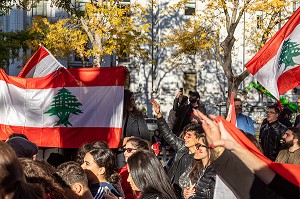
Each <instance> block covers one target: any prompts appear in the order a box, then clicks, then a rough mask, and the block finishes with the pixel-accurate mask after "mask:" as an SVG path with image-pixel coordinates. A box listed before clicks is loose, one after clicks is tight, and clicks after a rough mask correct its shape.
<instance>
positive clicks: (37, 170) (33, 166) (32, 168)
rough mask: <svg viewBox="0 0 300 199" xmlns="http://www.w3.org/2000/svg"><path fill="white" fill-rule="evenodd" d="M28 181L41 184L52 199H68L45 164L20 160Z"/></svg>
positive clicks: (25, 159)
mask: <svg viewBox="0 0 300 199" xmlns="http://www.w3.org/2000/svg"><path fill="white" fill-rule="evenodd" d="M19 160H20V162H21V165H22V167H23V170H24V173H25V176H26V179H27V181H28V182H30V183H38V184H41V185H42V186H43V187H44V189H45V192H46V194H47V195H49V196H50V197H51V198H62V199H67V197H66V195H65V191H64V190H63V189H62V187H61V186H60V185H59V184H58V183H57V182H56V181H55V178H54V177H53V176H52V174H51V175H49V173H48V168H44V166H43V164H41V163H40V162H36V161H34V160H31V159H28V158H20V159H19Z"/></svg>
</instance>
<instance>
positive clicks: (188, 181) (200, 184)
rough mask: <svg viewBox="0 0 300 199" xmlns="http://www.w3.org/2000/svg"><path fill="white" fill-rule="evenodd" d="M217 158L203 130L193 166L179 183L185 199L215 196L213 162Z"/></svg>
mask: <svg viewBox="0 0 300 199" xmlns="http://www.w3.org/2000/svg"><path fill="white" fill-rule="evenodd" d="M215 159H216V155H215V152H214V150H213V149H210V148H209V144H208V141H207V139H206V136H205V134H204V132H203V133H202V134H201V135H200V137H199V138H198V143H197V144H196V151H195V153H194V160H193V162H192V164H191V166H190V167H189V168H188V169H187V171H186V172H184V173H183V174H182V176H181V177H180V179H179V183H180V185H181V186H182V188H183V190H184V191H183V195H184V198H185V199H188V198H189V199H192V198H207V199H209V198H213V193H214V189H215V182H216V172H215V171H214V170H213V168H212V167H211V163H212V162H213V161H214V160H215Z"/></svg>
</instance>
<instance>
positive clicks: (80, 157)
mask: <svg viewBox="0 0 300 199" xmlns="http://www.w3.org/2000/svg"><path fill="white" fill-rule="evenodd" d="M93 148H106V149H108V148H109V147H108V144H107V143H106V142H104V141H96V142H92V143H86V144H84V145H82V146H81V147H80V148H79V149H78V152H77V157H76V162H77V163H79V164H80V165H82V164H83V159H84V156H85V154H86V153H87V152H89V151H91V150H92V149H93Z"/></svg>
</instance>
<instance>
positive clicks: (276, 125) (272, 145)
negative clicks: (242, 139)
mask: <svg viewBox="0 0 300 199" xmlns="http://www.w3.org/2000/svg"><path fill="white" fill-rule="evenodd" d="M279 114H280V110H279V108H278V107H277V106H274V105H273V106H269V108H268V111H267V123H266V124H264V125H262V127H261V128H260V134H259V141H260V145H261V148H262V150H263V153H264V155H265V156H266V157H268V158H269V159H270V160H272V161H275V160H276V157H277V155H278V153H279V151H280V150H281V149H282V145H281V143H280V140H281V139H282V136H283V135H284V133H285V132H286V131H287V130H288V128H287V127H286V126H284V125H283V124H281V123H280V122H279V121H278V117H279Z"/></svg>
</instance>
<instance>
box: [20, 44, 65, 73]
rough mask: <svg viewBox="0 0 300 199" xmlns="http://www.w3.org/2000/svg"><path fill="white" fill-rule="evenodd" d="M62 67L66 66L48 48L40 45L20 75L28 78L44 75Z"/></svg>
mask: <svg viewBox="0 0 300 199" xmlns="http://www.w3.org/2000/svg"><path fill="white" fill-rule="evenodd" d="M61 67H63V68H64V66H63V65H61V63H59V61H57V59H56V58H55V57H54V56H53V55H52V54H51V53H50V52H49V51H48V49H46V48H45V47H44V46H42V45H40V47H39V49H38V50H37V51H36V52H35V53H34V55H33V56H32V57H31V58H30V59H29V61H28V62H27V63H26V64H25V66H24V67H23V69H22V70H21V72H20V73H19V75H18V76H19V77H28V78H32V77H44V76H46V75H49V74H50V73H52V72H54V71H56V70H57V69H59V68H61Z"/></svg>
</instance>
